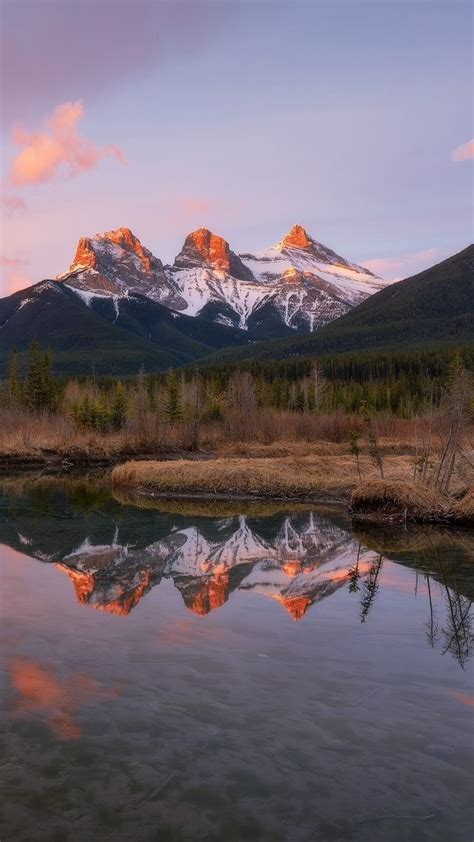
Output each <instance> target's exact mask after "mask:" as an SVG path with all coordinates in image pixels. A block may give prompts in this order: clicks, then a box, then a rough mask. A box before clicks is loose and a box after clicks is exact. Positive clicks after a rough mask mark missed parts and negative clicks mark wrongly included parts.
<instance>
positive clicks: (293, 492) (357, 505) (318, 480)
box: [111, 456, 474, 526]
mask: <svg viewBox="0 0 474 842" xmlns="http://www.w3.org/2000/svg"><path fill="white" fill-rule="evenodd" d="M402 467H405V468H406V465H404V464H402V466H400V464H399V463H396V464H395V467H393V474H394V475H392V476H387V477H386V478H380V477H378V476H376V475H374V473H372V475H371V476H370V477H366V478H364V479H362V480H361V481H359V480H358V478H356V477H355V476H354V471H353V469H352V467H351V465H350V464H349V465H348V462H347V460H344V459H340V460H339V461H338V460H337V458H334V457H329V458H326V459H324V458H322V457H314V456H313V457H310V456H308V457H300V458H277V457H275V458H272V459H269V458H260V459H253V460H252V459H249V458H247V459H238V458H232V459H229V458H217V459H213V460H207V461H205V462H198V461H194V462H193V461H191V460H179V461H176V462H173V463H170V462H168V463H166V462H152V461H147V462H139V461H138V462H137V461H133V462H125V463H123V464H121V465H118V466H116V467H114V468H113V470H112V472H111V482H112V488H113V490H114V492H118V493H121V494H123V493H125V494H126V495H127V496H130V497H131V498H132V499H133V497H136V498H137V499H141V500H144V499H147V500H150V501H152V500H156V501H159V500H160V499H162V500H164V499H172V498H175V499H181V500H185V499H188V500H190V501H192V500H199V501H203V500H209V501H213V500H215V501H217V500H220V501H226V500H227V501H239V500H240V501H246V502H249V501H252V500H254V501H266V502H271V501H274V502H278V503H287V504H291V503H295V504H297V503H303V504H309V505H311V504H313V505H336V506H338V507H342V508H343V509H344V510H345V512H346V514H347V515H348V516H349V517H351V518H352V520H354V521H359V522H361V523H364V522H365V523H369V522H385V523H402V524H403V523H408V522H410V523H417V522H418V523H440V524H460V525H464V524H465V525H467V526H469V525H472V524H474V489H473V488H472V487H465V488H463V489H458V491H457V494H453V495H451V496H447V495H441V494H440V493H438V492H435V491H433V490H432V489H430V488H428V487H426V486H424V485H421V484H420V483H418V484H417V483H415V482H413V481H412V480H411V478H410V476H409V475H408V476H407V472H406V470H402V469H401V468H402ZM395 468H397V469H398V470H396V469H395Z"/></svg>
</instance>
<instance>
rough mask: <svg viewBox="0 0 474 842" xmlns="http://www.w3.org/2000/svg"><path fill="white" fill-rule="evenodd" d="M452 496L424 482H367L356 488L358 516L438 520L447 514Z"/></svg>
mask: <svg viewBox="0 0 474 842" xmlns="http://www.w3.org/2000/svg"><path fill="white" fill-rule="evenodd" d="M450 509H451V502H450V500H449V499H447V498H445V497H442V496H441V495H440V494H439V493H438V492H436V491H434V490H432V489H431V488H427V487H426V486H424V485H421V484H415V483H413V482H408V481H406V480H405V481H403V482H401V481H400V480H393V479H385V480H384V479H377V480H370V481H365V482H363V483H361V484H360V485H358V486H357V488H355V489H354V491H353V493H352V497H351V511H352V513H353V514H355V515H369V516H370V517H373V516H374V515H376V514H380V515H382V516H400V517H406V518H407V519H408V520H439V519H442V518H444V517H447V516H448V513H449V511H450Z"/></svg>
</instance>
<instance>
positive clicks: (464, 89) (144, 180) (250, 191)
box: [0, 0, 474, 294]
mask: <svg viewBox="0 0 474 842" xmlns="http://www.w3.org/2000/svg"><path fill="white" fill-rule="evenodd" d="M471 26H472V6H471V4H470V3H468V2H463V0H449V1H448V2H444V0H443V2H432V0H420V2H417V0H410V2H408V0H406V1H405V0H396V2H394V0H379V2H359V0H350V2H343V0H333V2H318V0H316V2H299V0H295V1H294V2H271V0H269V1H268V2H261V3H259V2H241V3H230V2H225V0H222V2H216V1H215V0H214V2H208V3H201V2H197V0H196V2H192V3H179V2H178V3H174V4H160V3H153V2H148V0H147V2H134V3H128V2H123V3H118V2H115V0H102V2H99V3H96V4H91V3H89V2H83V3H76V4H74V3H72V2H71V0H62V2H57V0H54V2H42V0H36V2H34V3H33V2H30V0H17V2H16V3H13V2H9V0H7V2H6V3H5V4H4V7H3V30H4V37H5V39H8V44H9V48H8V50H7V51H5V50H4V51H3V52H4V56H3V68H2V69H3V71H4V74H3V75H4V80H5V81H4V85H5V88H4V91H3V97H2V100H3V101H2V105H3V111H4V114H3V117H4V119H3V126H4V130H5V133H6V138H5V153H4V156H3V174H2V176H3V178H2V181H3V185H2V186H3V191H4V194H5V196H6V197H7V200H6V204H5V206H4V208H3V215H2V216H3V226H2V229H3V235H2V255H3V259H2V264H3V266H2V269H3V279H2V285H0V293H1V294H6V293H7V292H8V291H10V289H12V288H14V287H19V286H25V285H26V282H27V281H28V282H30V281H31V282H36V281H38V280H40V279H41V278H43V277H48V276H54V275H55V274H57V273H58V272H61V271H63V270H64V269H65V268H66V267H67V265H68V264H69V263H70V262H71V260H72V257H73V253H74V250H75V246H76V243H77V240H78V239H79V237H80V236H81V235H84V234H86V235H87V234H93V233H95V232H98V231H104V230H108V229H112V228H116V227H120V226H128V227H130V228H131V229H132V230H133V231H134V233H136V235H137V236H138V237H139V238H140V239H141V241H142V242H143V244H144V245H146V246H147V247H148V248H150V249H151V250H152V251H153V252H154V253H155V254H156V255H157V256H159V257H160V258H161V259H162V260H164V261H165V262H168V261H171V260H172V259H173V257H174V255H175V254H176V253H177V252H178V251H179V249H180V247H181V244H182V242H183V240H184V238H185V235H186V233H188V232H189V231H191V230H193V229H195V228H198V227H201V226H206V227H209V228H211V229H212V230H214V231H215V232H216V233H218V234H221V235H222V236H224V237H225V238H226V239H228V240H229V242H230V244H231V247H232V248H233V249H234V250H235V251H242V250H246V251H247V250H255V249H259V248H264V247H266V246H268V245H270V244H272V243H274V242H276V241H278V240H279V239H281V237H282V236H283V235H284V234H285V233H286V232H287V230H288V229H289V228H290V227H291V225H292V224H293V223H295V222H299V223H301V224H303V225H305V227H306V228H307V229H308V231H309V232H310V233H311V234H312V235H313V236H314V237H316V238H317V239H320V240H321V241H323V242H325V243H326V244H328V245H329V246H331V247H333V248H335V250H336V251H338V252H339V253H341V254H343V255H344V256H346V257H348V258H349V259H352V260H356V261H358V262H366V263H367V262H370V263H369V265H371V266H372V268H375V269H376V270H377V271H379V272H380V274H382V275H384V276H386V277H403V276H405V275H409V274H413V273H414V272H415V271H418V270H419V269H421V268H424V267H425V266H427V265H430V264H432V263H435V262H438V260H440V259H442V258H444V257H445V256H447V255H449V254H451V253H453V252H455V251H459V250H460V249H461V248H463V247H464V246H466V245H467V244H468V243H469V242H470V241H471V240H472V211H471V198H472V158H471V157H470V156H471V152H472V149H471V147H469V148H467V151H466V150H465V151H464V152H462V153H458V154H457V155H456V157H457V158H460V160H453V152H454V150H456V149H458V148H459V147H462V146H463V145H464V144H467V143H468V142H469V141H470V139H471V138H472V137H473V134H474V131H473V111H472V99H471V96H472V92H471V80H472V43H471V38H472V34H471V32H472V29H471ZM5 52H6V55H5ZM5 74H7V75H5ZM33 79H34V80H35V83H34V84H32V80H33ZM77 101H80V102H81V103H82V109H81V116H80V117H79V116H78V114H77V110H73V109H72V108H69V106H68V108H69V110H68V108H66V110H65V112H64V114H65V115H66V116H65V120H62V121H61V127H60V128H59V129H57V128H54V126H53V127H52V121H51V119H49V122H48V118H50V115H51V114H52V113H53V112H54V110H55V109H56V108H57V107H58V106H63V105H64V104H66V103H70V104H72V103H76V102H77ZM64 114H63V116H64ZM57 122H58V121H57V119H56V123H54V121H53V123H54V125H56V124H57ZM65 125H66V129H65V128H64V126H65ZM15 126H17V127H18V126H21V127H22V130H23V131H22V132H20V133H19V132H18V129H17V131H16V134H15V135H13V134H12V132H13V131H14V127H15ZM64 132H66V134H67V138H66V140H64V137H63V134H64ZM58 133H59V134H58ZM58 137H59V145H58ZM78 137H80V138H83V139H85V143H86V144H87V148H86V155H85V156H84V155H83V154H82V153H83V152H84V145H83V141H82V140H78V139H77V138H78ZM110 145H113V147H114V148H116V152H117V154H116V152H113V151H111V149H110ZM77 149H79V150H82V152H81V154H79V155H77V154H76V152H77ZM119 150H120V153H122V154H123V157H124V158H125V159H126V163H121V161H120V160H119V159H120V157H121V155H120V154H119V153H118V151H119ZM21 156H22V157H21ZM73 159H74V160H73ZM71 161H73V162H72V163H71Z"/></svg>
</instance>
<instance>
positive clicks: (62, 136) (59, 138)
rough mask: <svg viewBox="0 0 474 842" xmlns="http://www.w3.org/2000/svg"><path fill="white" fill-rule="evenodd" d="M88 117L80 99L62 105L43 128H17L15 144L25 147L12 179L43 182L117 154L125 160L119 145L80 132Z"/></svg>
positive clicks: (21, 183) (89, 167)
mask: <svg viewBox="0 0 474 842" xmlns="http://www.w3.org/2000/svg"><path fill="white" fill-rule="evenodd" d="M83 117H84V106H83V104H82V103H81V102H80V101H77V102H65V103H63V104H62V105H58V107H57V108H55V110H54V111H53V113H52V114H51V115H50V116H49V117H47V118H46V119H45V121H44V127H43V131H40V132H37V133H31V132H29V131H27V129H25V128H23V127H22V126H17V127H16V128H15V129H14V130H13V144H14V145H15V146H17V147H19V148H20V149H21V152H19V153H18V155H17V156H16V158H15V159H14V161H13V164H12V167H11V172H10V181H11V183H12V184H14V185H15V186H25V185H31V184H42V183H45V182H48V181H53V180H54V179H56V178H58V177H60V176H61V175H63V174H66V175H69V176H75V175H78V174H79V173H81V172H86V171H88V170H92V169H94V168H95V167H96V166H97V165H98V164H99V162H100V161H101V160H103V159H104V158H108V157H114V158H116V159H117V160H118V161H120V163H122V164H123V163H125V156H124V154H123V152H122V150H121V149H119V147H118V146H115V145H112V144H111V145H108V146H103V147H100V146H96V145H95V144H94V143H92V141H90V140H88V139H87V138H85V137H83V136H82V135H80V134H79V131H78V127H77V124H78V123H79V121H80V120H82V118H83Z"/></svg>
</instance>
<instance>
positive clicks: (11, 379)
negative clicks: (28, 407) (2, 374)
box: [8, 348, 24, 408]
mask: <svg viewBox="0 0 474 842" xmlns="http://www.w3.org/2000/svg"><path fill="white" fill-rule="evenodd" d="M8 399H9V401H10V403H11V405H12V406H14V407H16V408H18V407H19V406H21V405H22V404H23V402H24V390H23V383H22V381H21V378H20V362H19V359H18V353H17V350H16V348H14V350H13V352H12V354H11V356H10V363H9V367H8Z"/></svg>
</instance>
